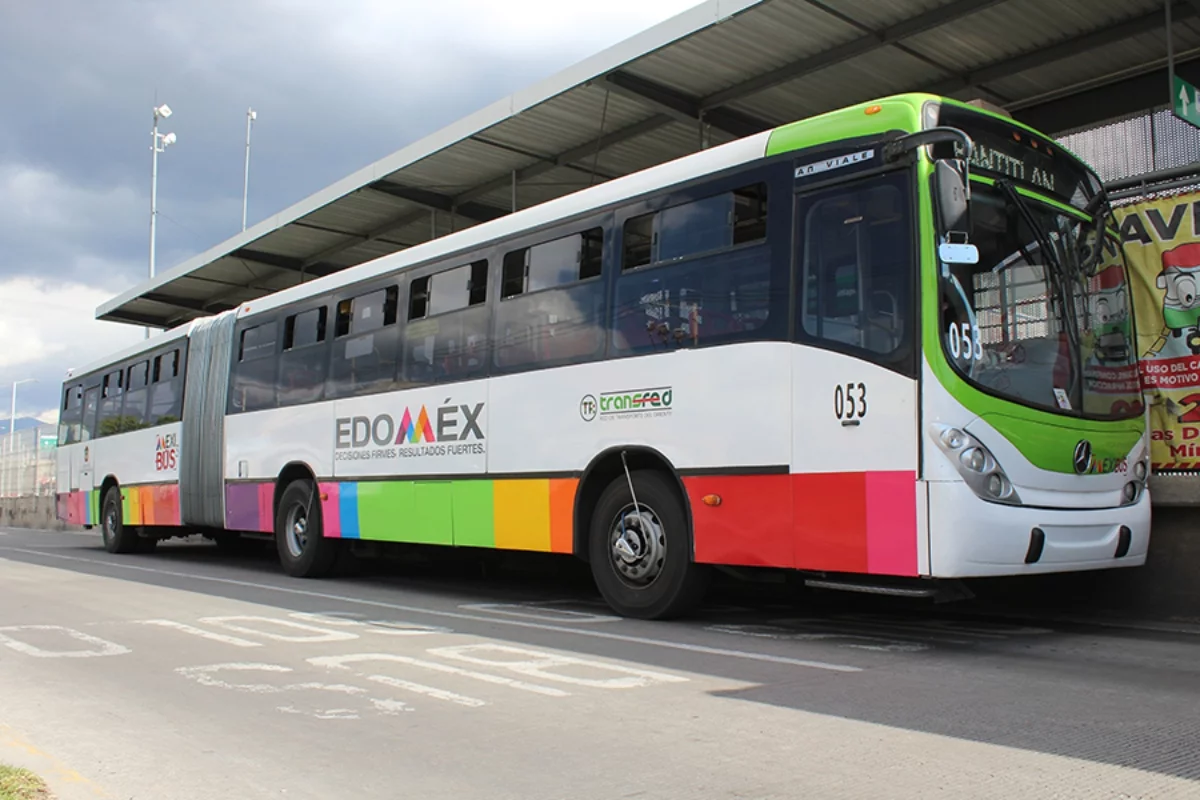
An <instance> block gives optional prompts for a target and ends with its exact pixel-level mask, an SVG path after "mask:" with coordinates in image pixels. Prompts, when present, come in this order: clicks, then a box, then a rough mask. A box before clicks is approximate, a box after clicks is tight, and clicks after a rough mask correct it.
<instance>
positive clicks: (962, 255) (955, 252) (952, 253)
mask: <svg viewBox="0 0 1200 800" xmlns="http://www.w3.org/2000/svg"><path fill="white" fill-rule="evenodd" d="M938 258H939V259H941V261H942V263H943V264H978V263H979V248H978V247H976V246H975V245H973V244H955V243H954V242H942V243H941V244H939V245H938Z"/></svg>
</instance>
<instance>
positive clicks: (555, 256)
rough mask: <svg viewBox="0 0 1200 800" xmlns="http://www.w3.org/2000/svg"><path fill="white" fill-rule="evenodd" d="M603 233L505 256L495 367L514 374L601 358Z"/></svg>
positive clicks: (584, 234)
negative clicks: (525, 370) (600, 279)
mask: <svg viewBox="0 0 1200 800" xmlns="http://www.w3.org/2000/svg"><path fill="white" fill-rule="evenodd" d="M603 253H604V230H603V229H602V228H589V229H588V230H586V231H583V232H582V233H576V234H572V235H571V236H563V237H559V238H557V239H553V240H551V241H548V242H543V243H541V244H536V245H533V246H532V247H523V248H520V249H519V250H513V251H511V252H509V253H507V254H505V256H504V263H503V269H502V288H501V298H500V302H499V304H498V305H497V306H496V329H495V339H494V341H495V363H496V367H497V368H499V369H501V370H503V371H508V372H515V371H519V370H523V369H533V368H535V367H546V366H555V365H559V364H579V363H584V362H587V361H592V360H594V359H596V358H598V357H599V356H600V355H601V354H602V353H603V349H604V317H603V308H604V286H603V284H602V283H601V282H600V281H598V280H592V279H594V278H599V277H600V273H601V266H602V261H603Z"/></svg>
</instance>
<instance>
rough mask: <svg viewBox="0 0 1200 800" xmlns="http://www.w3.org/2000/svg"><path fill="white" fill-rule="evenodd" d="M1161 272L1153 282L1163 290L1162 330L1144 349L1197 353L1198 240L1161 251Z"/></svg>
mask: <svg viewBox="0 0 1200 800" xmlns="http://www.w3.org/2000/svg"><path fill="white" fill-rule="evenodd" d="M1162 266H1163V268H1162V272H1160V273H1158V278H1157V279H1156V280H1155V282H1154V285H1155V286H1157V287H1158V288H1159V289H1162V290H1163V291H1164V292H1165V296H1164V297H1163V306H1162V315H1163V331H1162V335H1161V336H1159V338H1158V340H1157V341H1156V342H1155V343H1154V344H1153V345H1152V346H1151V347H1150V349H1149V350H1148V351H1147V352H1146V356H1147V357H1150V358H1171V357H1179V356H1190V355H1194V354H1196V353H1200V242H1192V243H1189V244H1183V245H1180V246H1178V247H1176V248H1173V249H1171V250H1167V251H1166V252H1165V253H1163V254H1162Z"/></svg>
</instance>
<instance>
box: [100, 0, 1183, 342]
mask: <svg viewBox="0 0 1200 800" xmlns="http://www.w3.org/2000/svg"><path fill="white" fill-rule="evenodd" d="M1171 10H1172V17H1173V25H1172V27H1173V31H1174V47H1175V53H1176V71H1177V72H1178V73H1179V74H1180V75H1182V76H1183V77H1185V78H1187V79H1188V80H1191V81H1192V82H1193V83H1200V0H1187V1H1186V2H1184V1H1176V2H1173V6H1172V9H1171ZM1166 54H1167V38H1166V25H1165V8H1164V0H1054V2H1047V0H889V2H886V3H884V2H879V1H878V0H707V2H704V3H702V4H701V5H698V6H696V7H694V8H692V9H690V10H688V11H685V12H684V13H682V14H680V15H678V16H676V17H673V18H671V19H669V20H667V21H665V22H663V23H661V24H659V25H657V26H655V27H653V28H650V29H648V30H646V31H644V32H642V33H640V34H638V35H636V36H634V37H632V38H630V39H628V40H626V41H624V42H621V43H620V44H617V45H615V46H613V47H611V48H609V49H607V50H604V51H602V52H601V53H599V54H597V55H595V56H593V57H591V58H589V59H587V60H585V61H583V62H581V63H579V64H576V65H575V66H573V67H570V68H568V69H566V70H564V71H563V72H561V73H559V74H557V75H555V76H553V77H551V78H549V79H547V80H545V81H543V82H542V83H539V84H537V85H535V86H532V87H530V88H528V89H526V90H524V91H521V92H517V93H516V94H514V95H512V96H510V97H506V98H504V99H503V100H500V101H498V102H496V103H494V104H492V105H491V106H488V107H487V108H484V109H482V110H481V111H479V112H477V113H475V114H473V115H471V116H468V117H466V118H464V119H462V120H460V121H458V122H456V123H454V124H452V125H450V126H449V127H447V128H445V129H443V130H441V131H438V132H437V133H434V134H432V135H430V136H428V137H426V138H425V139H422V140H420V141H418V142H415V143H413V144H410V145H409V146H407V147H405V148H404V149H402V150H400V151H398V152H396V153H393V154H392V155H390V156H388V157H386V158H384V159H382V160H380V161H378V162H376V163H374V164H371V165H370V166H368V167H365V168H363V169H361V170H359V171H358V172H355V173H354V174H352V175H350V176H348V177H346V178H344V179H342V180H341V181H338V182H337V183H335V184H333V185H332V186H329V187H328V188H326V189H324V190H322V191H320V192H317V193H316V194H314V195H312V196H310V197H308V198H306V199H304V200H302V201H300V202H298V203H296V204H295V205H293V206H291V207H290V208H287V209H285V210H283V211H281V212H279V213H278V214H275V215H274V216H272V217H270V218H268V219H266V220H264V221H263V222H261V223H259V224H257V225H255V226H254V227H252V228H250V229H248V230H246V231H244V232H242V233H240V234H238V235H237V236H234V237H232V238H230V239H228V240H227V241H224V242H222V243H220V244H219V245H217V246H215V247H213V248H211V249H210V250H208V251H206V252H203V253H200V254H199V255H197V256H195V257H194V258H191V259H189V260H187V261H185V262H184V263H182V264H179V265H178V266H176V267H174V268H172V269H170V270H167V271H165V272H163V273H161V274H160V275H158V276H157V277H156V278H154V279H153V280H151V281H148V282H146V283H144V284H143V285H140V286H137V287H134V288H133V289H131V290H129V291H127V292H125V293H124V294H122V295H120V296H118V297H116V298H114V299H112V300H111V301H109V302H107V303H105V304H104V305H102V306H101V307H100V308H99V309H97V312H96V316H97V317H98V318H99V319H106V320H115V321H122V322H128V323H134V324H138V325H150V326H154V327H170V326H174V325H177V324H180V323H182V322H185V321H187V320H189V319H192V318H195V317H198V316H203V315H207V314H212V313H217V312H220V311H223V310H226V309H229V308H234V307H237V306H238V305H239V304H241V303H244V302H246V301H249V300H252V299H255V298H257V297H261V296H263V295H266V294H270V293H272V292H274V291H278V290H280V289H283V288H286V287H289V286H293V285H295V284H297V283H299V282H302V281H305V280H310V279H312V278H314V277H317V276H322V275H328V274H330V273H333V272H337V271H338V270H342V269H345V268H347V267H350V266H353V265H356V264H360V263H363V262H365V261H370V260H372V259H375V258H378V257H380V256H383V255H387V254H389V253H393V252H396V251H398V250H402V249H404V248H406V247H410V246H413V245H415V244H419V243H421V242H424V241H427V240H429V239H430V238H431V236H445V235H446V234H447V233H449V232H451V231H452V230H461V229H463V228H464V227H467V226H470V225H474V224H477V223H479V222H483V221H487V220H491V219H494V218H496V217H499V216H502V215H504V214H508V213H510V212H511V211H512V210H513V208H514V205H515V207H517V208H527V207H529V206H531V205H535V204H537V203H541V202H545V201H546V200H550V199H552V198H555V197H558V196H560V195H564V194H568V193H570V192H573V191H576V190H578V189H581V188H584V187H586V186H588V185H590V184H592V183H595V182H600V181H605V180H608V179H611V178H614V177H617V176H620V175H625V174H628V173H631V172H635V171H637V170H640V169H644V168H646V167H650V166H653V165H655V164H659V163H662V162H665V161H669V160H671V159H674V158H677V157H679V156H683V155H686V154H688V153H691V152H694V151H696V150H698V149H700V148H702V147H706V146H712V145H717V144H721V143H724V142H727V141H730V140H732V139H735V138H738V137H741V136H745V135H749V134H752V133H756V132H758V131H762V130H765V129H768V128H771V127H775V126H777V125H781V124H785V123H788V122H793V121H795V120H798V119H802V118H805V117H809V116H812V115H814V114H818V113H822V112H825V111H829V110H832V109H835V108H839V107H842V106H846V105H851V104H854V103H857V102H861V101H865V100H870V99H873V98H877V97H883V96H887V95H891V94H896V93H901V92H907V91H927V92H932V93H936V94H943V95H948V96H951V97H957V98H960V99H964V100H970V99H982V100H985V101H988V102H990V103H993V104H996V105H999V106H1001V107H1003V108H1005V109H1007V110H1008V111H1009V112H1010V113H1011V114H1012V115H1013V116H1014V117H1016V118H1017V119H1020V120H1023V121H1025V122H1027V123H1028V124H1030V125H1032V126H1034V127H1035V128H1038V129H1040V130H1043V131H1045V132H1047V133H1049V134H1057V133H1061V132H1064V131H1067V130H1070V129H1073V128H1078V127H1081V126H1086V125H1090V124H1093V123H1096V122H1100V121H1103V120H1107V119H1111V118H1114V117H1117V116H1120V115H1124V114H1129V113H1133V112H1137V111H1140V110H1143V109H1146V108H1148V107H1150V106H1157V105H1161V104H1165V103H1166V102H1167V76H1166ZM514 186H515V189H514Z"/></svg>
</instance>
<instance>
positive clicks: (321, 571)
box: [275, 480, 339, 578]
mask: <svg viewBox="0 0 1200 800" xmlns="http://www.w3.org/2000/svg"><path fill="white" fill-rule="evenodd" d="M298 523H302V524H303V530H301V531H294V530H293V528H294V527H295V526H296V525H297V524H298ZM293 534H295V535H293ZM323 534H324V528H323V526H322V524H321V501H320V499H319V498H318V497H317V495H316V488H315V487H314V486H313V484H312V481H309V480H299V481H292V482H291V483H290V484H288V487H287V488H286V489H284V491H283V496H282V497H280V498H279V509H278V510H277V511H276V512H275V549H276V550H278V551H279V562H280V563H281V564H282V565H283V571H284V572H286V573H287V574H288V575H291V576H292V577H293V578H323V577H325V576H326V575H328V574H329V573H330V572H332V571H333V566H334V563H335V562H336V561H337V557H338V550H339V547H338V544H339V542H337V541H335V540H333V539H326V538H325V536H324V535H323Z"/></svg>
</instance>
